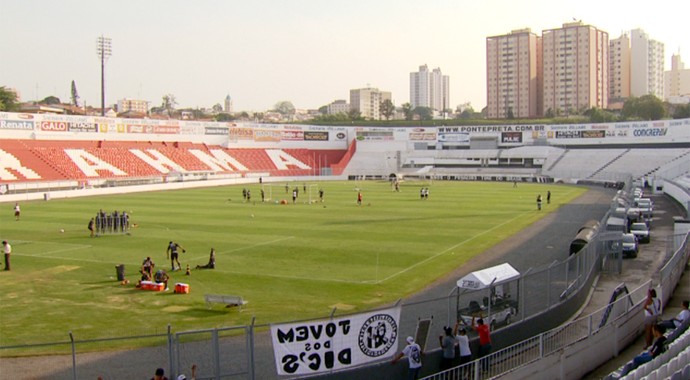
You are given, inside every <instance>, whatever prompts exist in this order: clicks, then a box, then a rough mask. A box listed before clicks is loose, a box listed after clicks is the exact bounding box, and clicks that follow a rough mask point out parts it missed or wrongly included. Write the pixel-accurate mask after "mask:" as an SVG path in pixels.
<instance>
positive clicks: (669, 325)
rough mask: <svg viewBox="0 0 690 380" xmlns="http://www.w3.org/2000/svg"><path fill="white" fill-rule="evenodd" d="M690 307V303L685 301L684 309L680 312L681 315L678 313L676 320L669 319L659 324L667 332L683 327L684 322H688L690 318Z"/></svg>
mask: <svg viewBox="0 0 690 380" xmlns="http://www.w3.org/2000/svg"><path fill="white" fill-rule="evenodd" d="M689 305H690V301H688V300H685V301H683V304H682V307H683V309H682V310H681V311H680V313H678V315H677V316H676V317H675V318H672V319H667V320H665V321H662V322H660V323H659V324H660V325H661V326H663V327H664V328H665V329H667V330H668V329H675V328H678V327H680V325H682V324H683V322H685V321H687V320H688V319H689V318H690V310H688V306H689Z"/></svg>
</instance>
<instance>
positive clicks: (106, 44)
mask: <svg viewBox="0 0 690 380" xmlns="http://www.w3.org/2000/svg"><path fill="white" fill-rule="evenodd" d="M96 47H97V49H98V50H97V54H98V58H100V59H101V116H105V61H106V60H107V59H108V58H110V56H111V55H112V53H113V50H112V45H111V43H110V38H109V37H103V36H100V37H98V40H97V41H96Z"/></svg>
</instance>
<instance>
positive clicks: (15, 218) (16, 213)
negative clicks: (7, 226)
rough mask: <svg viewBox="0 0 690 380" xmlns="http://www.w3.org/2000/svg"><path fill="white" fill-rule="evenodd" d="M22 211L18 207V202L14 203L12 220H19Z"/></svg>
mask: <svg viewBox="0 0 690 380" xmlns="http://www.w3.org/2000/svg"><path fill="white" fill-rule="evenodd" d="M21 213H22V210H21V209H20V208H19V203H15V204H14V220H16V221H19V215H20V214H21Z"/></svg>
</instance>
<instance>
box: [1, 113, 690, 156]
mask: <svg viewBox="0 0 690 380" xmlns="http://www.w3.org/2000/svg"><path fill="white" fill-rule="evenodd" d="M0 137H2V138H15V139H19V138H24V139H26V138H29V139H39V140H41V139H42V140H92V141H99V140H113V141H118V140H123V141H186V142H196V143H206V144H213V145H224V146H235V147H246V148H256V147H261V148H267V147H283V148H310V149H319V148H321V149H346V148H347V147H348V146H349V142H351V141H352V140H353V139H354V140H358V141H360V142H363V143H366V144H365V146H363V147H362V149H365V150H367V149H369V148H371V149H372V150H375V149H377V147H380V149H381V151H389V150H391V149H392V148H393V149H399V150H452V149H469V148H470V146H471V142H472V141H473V140H484V141H487V140H491V141H493V142H495V143H496V145H497V147H498V148H514V147H519V146H524V145H528V146H529V145H552V146H564V147H577V146H610V145H640V144H652V145H654V144H688V143H689V142H690V119H678V120H658V121H631V122H619V123H592V124H553V125H551V124H532V125H517V124H516V125H477V126H471V125H470V126H452V127H446V126H443V127H421V126H420V127H364V126H347V127H346V126H333V127H330V126H317V125H291V124H257V123H245V122H237V123H221V122H210V121H208V122H206V121H185V120H152V119H122V118H106V117H96V116H68V115H50V114H25V113H12V112H0ZM369 143H371V144H373V145H372V146H371V147H367V146H366V145H368V144H369ZM394 143H395V145H391V144H394ZM403 148H404V149H403Z"/></svg>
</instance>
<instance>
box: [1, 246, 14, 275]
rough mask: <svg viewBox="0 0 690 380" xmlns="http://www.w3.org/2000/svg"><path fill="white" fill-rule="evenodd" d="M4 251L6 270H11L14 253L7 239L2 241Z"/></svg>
mask: <svg viewBox="0 0 690 380" xmlns="http://www.w3.org/2000/svg"><path fill="white" fill-rule="evenodd" d="M2 251H3V252H4V253H5V270H10V254H11V253H12V246H11V245H10V243H8V242H7V240H3V241H2Z"/></svg>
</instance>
